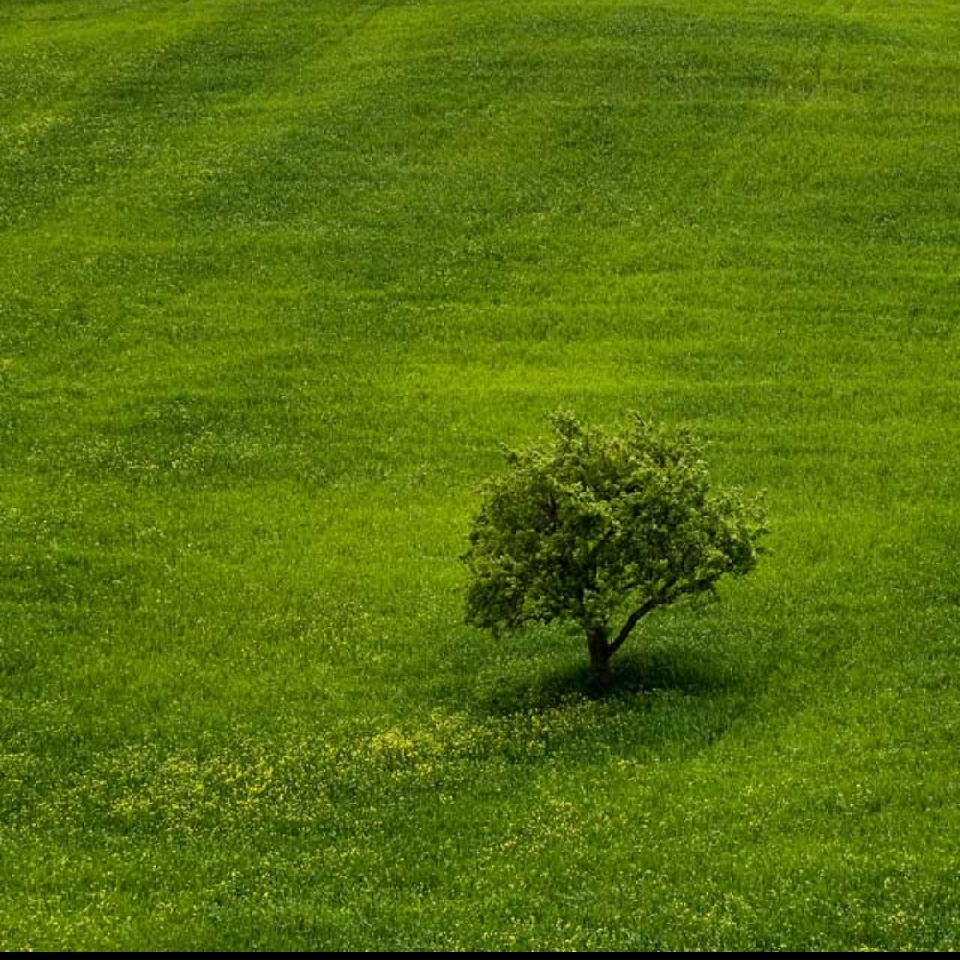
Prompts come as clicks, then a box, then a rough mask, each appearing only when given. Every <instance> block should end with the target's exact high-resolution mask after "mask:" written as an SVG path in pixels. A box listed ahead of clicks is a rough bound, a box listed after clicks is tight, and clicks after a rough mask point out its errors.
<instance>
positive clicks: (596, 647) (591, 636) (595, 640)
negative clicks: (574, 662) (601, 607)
mask: <svg viewBox="0 0 960 960" xmlns="http://www.w3.org/2000/svg"><path fill="white" fill-rule="evenodd" d="M587 646H588V647H589V648H590V665H591V666H592V667H593V672H594V673H595V674H596V676H597V682H598V683H599V684H600V689H601V690H609V689H610V687H611V686H612V685H613V676H612V674H611V673H610V657H612V656H613V650H612V649H611V647H610V644H609V643H608V642H607V631H606V628H605V627H594V628H593V629H591V630H589V631H588V632H587Z"/></svg>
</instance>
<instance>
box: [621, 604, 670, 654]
mask: <svg viewBox="0 0 960 960" xmlns="http://www.w3.org/2000/svg"><path fill="white" fill-rule="evenodd" d="M661 603H662V601H661V599H660V598H659V597H650V599H649V600H646V601H644V603H643V604H642V605H641V606H639V607H638V608H637V609H636V610H634V611H633V613H631V614H630V616H629V617H627V622H626V623H625V624H624V625H623V627H622V628H621V630H620V632H619V633H618V634H617V637H616V639H615V640H614V641H613V642H612V643H611V644H610V656H611V657H612V656H613V655H614V654H615V653H616V652H617V651H618V650H619V649H620V648H621V647H622V646H623V644H624V642H625V641H626V639H627V637H629V636H630V634H631V633H633V628H634V627H635V626H636V625H637V624H638V623H639V622H640V621H641V620H642V619H643V618H644V617H645V616H646V615H647V614H648V613H649V612H650V611H651V610H653V609H655V608H656V607H659V606H660V604H661Z"/></svg>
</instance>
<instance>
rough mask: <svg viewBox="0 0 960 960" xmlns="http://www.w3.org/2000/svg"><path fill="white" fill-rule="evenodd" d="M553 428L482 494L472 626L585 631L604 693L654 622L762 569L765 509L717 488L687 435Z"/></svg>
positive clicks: (635, 423) (569, 423)
mask: <svg viewBox="0 0 960 960" xmlns="http://www.w3.org/2000/svg"><path fill="white" fill-rule="evenodd" d="M552 420H553V426H554V431H555V440H554V443H553V444H552V445H551V446H550V447H549V448H547V449H537V448H530V449H524V450H518V451H506V456H507V466H508V469H507V470H506V471H505V472H504V473H503V474H501V475H500V476H497V477H495V478H493V479H492V480H490V481H489V482H488V483H487V485H486V487H485V490H484V500H483V504H482V506H481V509H480V512H479V515H478V516H477V518H476V521H475V524H474V527H473V530H472V532H471V534H470V549H469V551H468V552H467V554H466V556H465V557H464V560H465V562H466V564H467V566H468V569H469V583H468V588H467V622H468V623H469V624H471V625H474V626H478V627H484V628H489V629H492V630H494V631H501V630H514V629H517V628H520V627H522V626H523V625H524V624H528V623H534V622H539V623H550V622H553V621H566V622H570V623H573V624H576V625H578V626H579V627H580V628H582V630H583V631H584V633H585V635H586V639H587V643H588V648H589V651H590V656H591V662H592V664H593V666H594V668H595V669H596V670H597V672H598V674H599V676H600V679H601V682H603V683H604V684H606V683H608V682H609V660H610V658H611V657H612V656H613V654H615V653H616V652H617V650H619V649H620V647H621V646H622V645H623V643H624V642H625V641H626V639H627V638H628V637H629V636H630V634H631V633H632V632H633V630H634V628H635V627H636V626H637V624H638V623H639V622H640V621H641V620H642V619H643V618H644V617H645V616H647V614H649V613H651V612H652V611H653V610H655V609H657V608H658V607H664V606H667V605H669V604H672V603H674V602H676V601H677V600H679V599H681V598H682V597H685V596H690V595H696V594H704V593H710V592H713V590H714V587H715V585H716V583H717V581H718V580H719V579H720V578H721V577H722V576H723V575H724V574H728V573H729V574H745V573H747V572H748V571H750V570H752V569H753V567H754V566H755V565H756V562H757V542H758V539H759V537H760V536H761V534H762V533H763V532H764V515H763V508H762V505H761V503H760V501H759V500H757V499H753V500H746V499H744V497H743V495H742V494H741V492H740V491H739V490H737V489H717V488H715V487H714V486H712V484H711V481H710V476H709V472H708V470H707V466H706V463H705V462H704V459H703V455H702V451H701V447H700V445H699V443H698V442H697V441H696V439H695V438H694V437H693V436H691V435H690V434H689V433H687V432H682V431H681V432H670V431H667V430H665V429H663V428H658V427H653V426H650V425H648V424H646V423H644V421H643V420H642V419H640V417H638V416H634V417H633V419H632V422H631V424H630V425H629V427H628V429H627V430H625V431H624V432H622V433H619V434H609V433H606V432H604V431H603V430H600V429H598V428H591V427H586V426H584V425H583V424H581V423H580V421H579V420H577V418H576V417H575V416H573V415H572V414H569V413H560V414H555V415H554V416H553V418H552Z"/></svg>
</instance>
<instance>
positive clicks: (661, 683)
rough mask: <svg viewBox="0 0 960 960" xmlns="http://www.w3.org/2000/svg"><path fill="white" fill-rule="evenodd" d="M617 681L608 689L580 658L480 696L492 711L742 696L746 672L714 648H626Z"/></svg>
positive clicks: (617, 669)
mask: <svg viewBox="0 0 960 960" xmlns="http://www.w3.org/2000/svg"><path fill="white" fill-rule="evenodd" d="M612 673H613V683H612V686H611V687H610V688H609V689H606V690H604V689H603V688H602V687H601V685H600V684H599V682H598V681H597V677H596V675H595V674H594V672H593V670H592V669H591V668H590V666H589V665H588V664H586V663H579V664H576V665H573V666H570V667H568V668H565V669H562V670H553V671H543V672H541V673H540V675H539V676H536V677H530V676H529V675H528V676H527V677H525V678H519V679H513V680H506V679H503V680H501V682H500V684H499V685H498V687H497V689H496V690H495V691H494V692H492V693H488V694H487V695H486V696H484V697H483V698H482V700H481V708H482V709H484V710H486V711H489V712H490V713H492V714H499V715H508V714H512V713H517V712H521V711H531V710H538V709H540V710H549V709H555V708H556V707H558V706H561V705H562V704H564V703H569V702H570V701H571V700H573V699H585V700H593V701H597V702H603V701H607V700H609V701H615V702H617V703H619V704H621V705H622V706H627V707H628V706H629V705H630V704H631V702H633V703H634V705H635V706H637V707H640V706H641V705H644V704H645V703H646V701H648V700H649V699H650V696H652V695H656V694H673V695H677V694H679V695H682V696H683V697H685V698H705V699H711V698H716V697H722V698H726V697H729V696H731V695H733V696H742V695H744V694H745V693H746V688H747V686H748V681H747V678H746V677H744V676H742V675H738V674H737V672H736V670H735V665H734V664H731V663H729V662H728V661H726V660H724V659H723V657H722V655H721V654H719V653H714V652H712V651H710V650H703V649H696V650H693V649H689V648H686V649H684V648H679V649H678V648H659V647H657V648H647V649H645V650H644V649H641V650H637V651H630V652H628V653H622V654H621V655H620V656H619V657H617V658H615V659H614V661H613V663H612Z"/></svg>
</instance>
